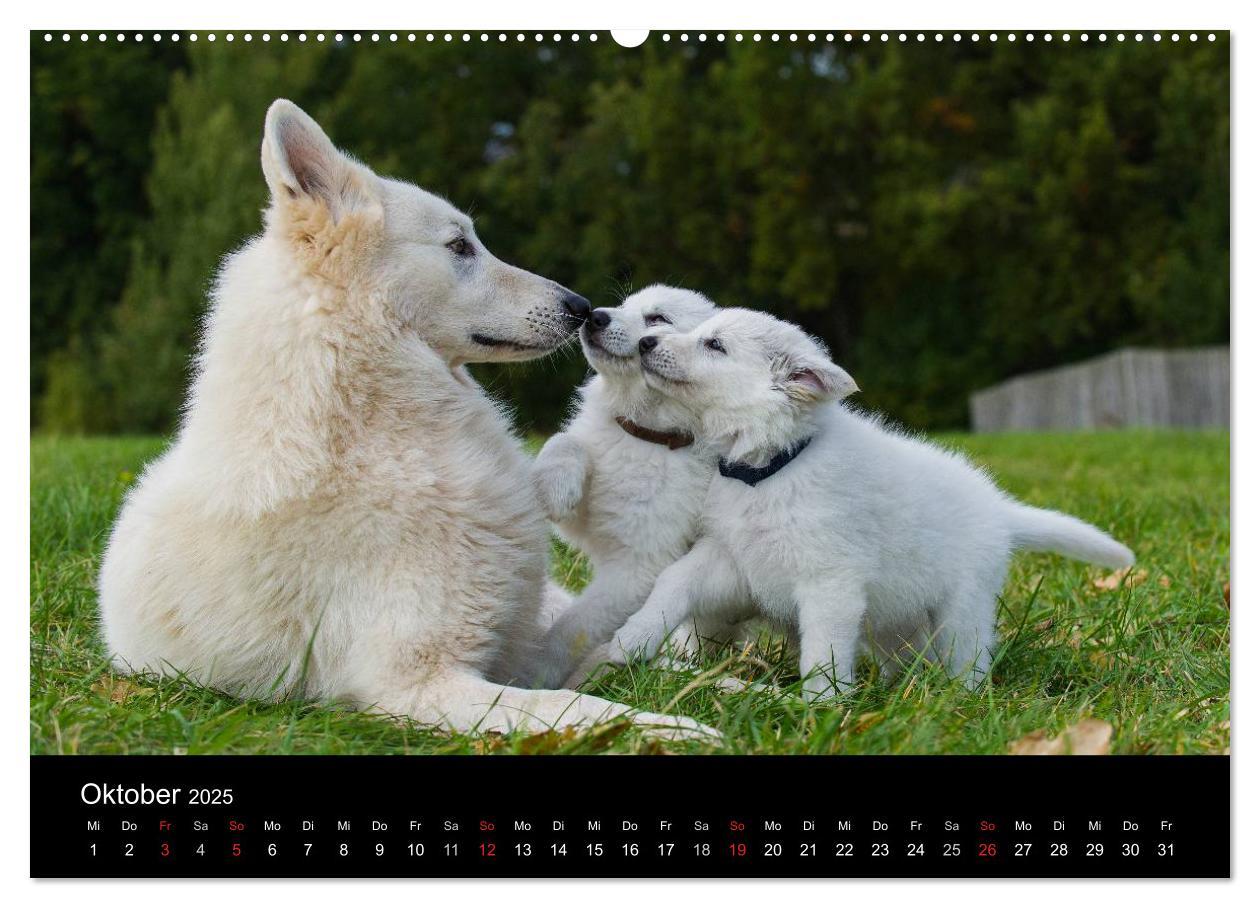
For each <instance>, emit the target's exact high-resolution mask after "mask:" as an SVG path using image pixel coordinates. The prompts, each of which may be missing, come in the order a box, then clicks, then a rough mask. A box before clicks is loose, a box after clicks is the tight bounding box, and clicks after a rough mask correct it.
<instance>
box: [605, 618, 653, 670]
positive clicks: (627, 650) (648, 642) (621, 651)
mask: <svg viewBox="0 0 1260 908" xmlns="http://www.w3.org/2000/svg"><path fill="white" fill-rule="evenodd" d="M664 640H665V634H664V632H663V631H661V630H654V629H653V628H652V627H650V626H649V625H647V624H645V623H641V622H636V621H635V620H634V619H631V620H630V621H628V622H626V624H625V625H624V626H622V628H621V630H619V631H617V633H616V634H614V635H613V638H612V641H611V642H610V643H609V644H608V661H609V662H612V663H613V664H615V665H626V664H628V663H630V662H643V661H645V660H647V659H650V658H652V657H653V656H655V655H656V651H657V650H658V649H660V648H661V644H662V643H663V642H664Z"/></svg>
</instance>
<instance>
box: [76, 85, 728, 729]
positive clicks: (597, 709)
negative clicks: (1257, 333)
mask: <svg viewBox="0 0 1260 908" xmlns="http://www.w3.org/2000/svg"><path fill="white" fill-rule="evenodd" d="M262 170H263V174H264V175H265V177H266V180H267V185H268V186H269V187H270V190H271V204H270V207H269V208H268V209H267V212H266V217H265V222H266V227H265V229H264V231H263V233H262V234H260V235H259V236H258V237H257V238H255V239H254V240H253V241H251V242H250V243H249V244H247V245H246V246H245V247H244V248H243V249H241V250H240V251H238V252H236V253H233V254H232V255H231V256H229V257H228V258H227V259H226V260H225V262H224V264H223V267H222V269H221V271H220V273H219V277H218V280H217V282H216V285H215V288H214V291H213V299H214V305H213V308H212V310H211V312H210V315H209V316H208V318H207V320H206V325H205V332H204V338H203V342H202V349H201V352H200V355H199V358H198V370H197V376H196V380H195V382H194V384H193V387H192V390H191V393H190V396H189V400H188V403H187V406H186V409H185V416H184V421H183V425H182V426H181V429H180V433H179V436H178V438H177V439H176V441H175V443H174V444H173V445H172V446H171V448H170V449H169V450H168V451H167V452H166V454H165V455H163V456H162V457H161V458H159V459H158V460H157V461H155V462H154V463H152V464H151V465H150V466H149V467H148V468H147V469H146V471H145V473H144V475H143V477H141V479H140V481H139V483H138V484H137V485H136V487H135V488H134V489H133V490H132V491H131V493H130V494H129V495H128V497H127V501H126V504H125V505H124V506H123V509H122V512H121V513H120V514H119V517H118V521H117V523H116V524H115V526H114V529H113V531H112V533H111V534H110V541H109V547H108V549H107V551H106V553H105V557H104V561H103V563H102V566H101V575H100V609H101V623H102V628H103V633H104V638H105V643H106V646H107V647H108V650H109V652H110V654H111V656H112V657H113V659H114V660H115V662H116V664H117V665H118V666H119V668H121V669H123V670H125V671H149V672H156V673H163V672H167V671H175V672H179V673H180V674H182V675H185V676H188V677H190V678H193V679H196V680H197V681H199V682H200V683H203V684H208V685H209V684H212V685H215V686H217V687H219V688H223V689H226V690H229V691H232V692H234V693H236V694H238V695H240V696H247V697H269V696H290V695H300V696H303V697H310V698H316V699H320V700H326V701H347V702H350V703H352V704H355V705H357V706H360V707H363V708H368V709H374V710H380V711H382V712H386V713H389V714H391V715H401V716H409V717H411V718H414V719H416V720H419V721H421V722H426V723H432V724H436V725H441V726H445V727H448V728H451V729H454V730H459V731H472V730H479V731H483V732H484V731H509V730H512V729H530V730H535V731H537V730H546V729H550V728H553V727H555V726H557V725H582V724H592V723H598V722H604V721H608V720H609V719H612V718H615V717H617V716H622V715H629V716H630V717H631V719H632V721H634V722H635V723H638V724H643V725H647V726H652V727H655V728H657V729H659V730H660V732H661V733H662V734H670V733H677V734H689V733H696V734H700V733H703V732H704V731H705V730H704V728H703V726H701V725H700V724H699V723H696V722H693V721H691V720H689V719H686V718H682V717H672V716H661V715H655V714H652V713H635V712H633V711H632V710H631V709H630V708H629V707H628V706H624V705H621V704H615V703H610V702H608V701H605V700H601V699H599V698H596V697H591V696H587V695H581V694H575V693H572V692H569V691H556V690H551V691H548V690H525V689H522V688H519V687H511V686H505V684H503V683H501V682H504V681H509V680H513V679H520V678H522V677H524V676H525V675H527V674H528V673H529V671H530V670H531V665H532V660H533V657H534V653H533V652H532V644H533V642H534V640H535V639H536V631H535V628H536V626H537V624H538V622H539V621H540V613H541V610H542V609H543V604H544V599H545V598H546V596H547V583H548V581H547V525H546V523H545V520H544V517H543V515H542V514H541V512H540V510H539V508H538V506H537V501H536V499H535V496H534V493H533V486H532V485H531V483H530V481H529V461H528V459H527V458H526V456H525V454H524V452H523V451H522V450H521V446H520V442H519V440H518V439H517V438H516V436H515V435H514V434H513V431H512V427H511V425H510V423H509V422H508V420H507V419H506V418H505V416H504V414H503V412H502V411H501V410H500V409H499V408H498V407H497V406H496V405H495V404H494V403H493V402H492V401H491V400H490V399H489V398H487V397H486V396H485V395H484V394H483V393H482V391H481V389H480V387H478V385H477V384H476V382H475V381H474V380H473V379H472V377H471V376H470V375H469V373H468V372H467V370H466V369H465V364H467V363H471V362H483V361H491V360H526V359H533V358H535V357H539V356H543V355H545V354H547V353H549V352H551V351H553V350H555V349H556V348H557V347H558V346H560V345H561V344H562V343H564V342H565V340H566V339H567V338H568V337H569V336H570V334H571V333H572V331H573V330H574V328H575V327H576V326H577V325H579V324H580V323H582V321H583V320H585V318H586V317H587V315H588V314H589V313H590V304H589V303H588V302H587V301H586V300H585V299H584V298H582V297H581V296H578V295H577V294H575V293H573V292H571V291H569V290H567V289H566V288H564V287H561V286H559V285H558V284H556V283H555V282H553V281H549V280H547V279H546V278H542V277H539V276H538V275H534V274H530V273H528V272H526V271H523V270H521V269H519V268H514V267H512V266H510V265H507V264H505V263H503V262H501V261H499V260H498V259H496V258H495V257H494V256H493V255H491V253H490V252H489V251H488V250H487V249H486V248H485V247H484V246H483V245H482V244H481V242H480V241H479V240H478V238H477V235H476V232H475V231H474V229H473V224H472V221H471V220H470V219H469V218H468V217H467V216H466V215H464V214H463V213H461V212H459V211H457V210H456V209H455V208H453V207H452V206H451V205H449V204H448V203H446V202H445V201H444V200H442V199H439V198H437V197H436V196H433V195H430V194H429V193H426V192H424V191H423V190H421V189H418V188H416V187H414V186H411V185H409V184H407V183H402V182H399V181H396V180H391V179H385V178H381V177H378V176H377V175H376V174H374V173H373V172H372V171H371V170H369V169H368V168H367V167H366V166H364V165H363V164H360V163H358V162H357V161H354V160H353V159H351V158H350V157H348V156H347V155H345V154H343V153H342V152H340V151H338V150H337V149H336V148H335V147H334V146H333V144H332V142H331V141H330V140H329V139H328V137H327V136H326V135H325V134H324V132H323V130H321V129H320V127H319V125H318V124H316V123H315V121H314V120H312V119H311V118H310V117H309V116H307V115H306V114H305V113H304V112H303V111H301V110H300V109H299V108H298V107H297V106H296V105H294V104H292V103H290V102H289V101H285V100H278V101H276V102H275V103H274V104H272V105H271V107H270V109H269V110H268V111H267V117H266V125H265V129H264V134H263V140H262Z"/></svg>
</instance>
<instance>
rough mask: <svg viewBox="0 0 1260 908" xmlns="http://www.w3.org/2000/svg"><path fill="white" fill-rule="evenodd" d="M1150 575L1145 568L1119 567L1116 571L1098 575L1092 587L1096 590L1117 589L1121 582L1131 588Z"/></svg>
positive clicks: (1143, 581)
mask: <svg viewBox="0 0 1260 908" xmlns="http://www.w3.org/2000/svg"><path fill="white" fill-rule="evenodd" d="M1149 576H1150V571H1148V570H1147V569H1146V568H1141V569H1139V570H1136V571H1135V570H1133V568H1131V567H1126V568H1120V570H1118V571H1112V572H1111V573H1110V574H1108V575H1107V576H1106V577H1099V578H1098V579H1097V580H1095V581H1094V589H1096V590H1118V589H1120V586H1121V585H1122V584H1123V585H1124V586H1126V587H1128V588H1129V589H1132V588H1133V587H1135V586H1137V585H1138V584H1139V583H1145V582H1146V578H1147V577H1149Z"/></svg>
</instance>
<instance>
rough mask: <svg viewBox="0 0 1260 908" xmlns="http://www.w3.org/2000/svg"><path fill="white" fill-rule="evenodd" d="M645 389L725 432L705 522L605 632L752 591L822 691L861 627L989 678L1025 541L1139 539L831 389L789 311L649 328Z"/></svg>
mask: <svg viewBox="0 0 1260 908" xmlns="http://www.w3.org/2000/svg"><path fill="white" fill-rule="evenodd" d="M639 345H640V350H641V353H642V362H643V368H644V372H645V374H646V376H647V382H648V384H649V386H651V387H653V388H655V389H657V390H658V391H660V392H661V393H662V394H665V395H667V396H669V397H671V398H673V399H674V400H676V401H677V402H679V403H681V404H683V405H685V406H686V408H687V410H688V412H689V413H691V415H692V419H691V421H690V422H689V423H688V427H689V428H690V429H691V430H692V431H693V432H694V433H695V434H696V435H697V437H700V438H702V439H705V440H707V441H709V442H711V443H713V444H720V445H721V446H722V447H723V450H724V454H725V459H724V460H723V461H722V462H721V464H720V465H719V472H720V475H719V478H718V479H715V480H714V482H713V485H712V486H711V487H710V491H709V495H708V497H707V499H706V502H705V507H704V512H703V518H702V519H703V524H704V534H703V536H702V537H701V538H700V540H699V541H697V543H696V544H695V546H694V547H693V548H692V549H691V551H690V552H689V553H688V554H687V555H685V556H684V557H683V558H682V559H680V560H679V561H678V562H677V563H676V564H674V565H671V566H670V567H669V568H667V569H666V570H665V571H664V572H663V573H662V574H661V577H660V579H659V580H658V581H657V584H656V587H655V589H654V590H653V591H652V594H651V596H650V597H649V599H648V601H647V603H646V604H645V606H644V607H643V609H642V610H640V611H639V612H638V613H637V614H635V615H634V616H633V617H632V618H631V619H630V620H629V621H628V622H627V623H626V625H625V626H624V627H622V628H621V629H620V630H619V631H618V632H617V634H616V636H615V637H614V639H613V642H612V644H611V645H610V655H611V656H612V657H613V658H623V659H624V658H626V657H627V655H630V656H633V655H638V654H643V653H650V652H654V651H655V650H656V649H657V648H658V647H659V646H660V645H661V643H662V641H663V640H664V639H665V635H666V634H667V633H668V632H669V631H670V630H671V629H672V628H674V627H676V626H677V625H678V624H679V623H680V622H681V621H682V620H683V619H684V618H685V617H686V616H687V615H688V614H689V613H700V614H713V613H718V614H720V613H722V612H723V611H726V610H729V609H731V608H732V604H733V605H734V607H735V608H737V609H738V608H739V607H740V606H742V605H743V603H744V602H746V601H748V600H751V601H753V602H755V603H756V606H757V607H758V608H759V609H760V610H761V611H762V612H764V613H765V614H766V615H767V616H769V617H770V618H772V619H775V620H777V621H780V622H784V623H790V624H794V625H796V626H797V627H798V629H799V632H800V646H801V658H800V667H801V675H802V677H803V678H804V679H805V690H806V693H807V695H808V696H810V697H819V696H824V695H829V694H831V693H833V692H836V691H843V690H844V688H845V687H846V686H847V685H850V684H851V683H852V682H853V666H854V660H855V657H856V655H857V653H858V651H859V647H860V646H861V644H862V642H863V638H864V637H865V640H866V642H867V645H869V646H870V648H871V650H872V651H873V652H874V653H875V654H876V655H877V656H878V657H881V658H883V659H884V660H885V667H886V670H888V671H890V672H891V671H892V670H893V669H895V667H896V666H897V665H898V663H899V658H900V657H902V656H904V655H905V654H906V651H907V650H909V651H913V652H919V653H924V654H928V653H931V654H932V655H934V656H935V657H936V658H939V659H941V660H942V661H943V663H944V665H945V667H946V668H947V669H948V670H949V671H950V672H952V673H954V674H961V675H963V676H964V677H965V679H966V680H967V681H968V682H969V683H972V684H974V683H977V682H978V681H979V680H980V679H981V678H982V677H983V676H984V675H985V674H986V673H987V671H988V668H989V664H990V659H991V654H990V649H991V647H992V644H993V642H994V634H995V628H994V624H995V616H994V611H995V600H996V597H997V595H998V593H999V592H1000V591H1001V589H1002V585H1003V583H1004V581H1005V578H1006V571H1007V564H1008V562H1009V560H1010V556H1011V553H1012V552H1013V551H1014V550H1016V549H1032V550H1038V551H1054V552H1059V553H1061V554H1064V555H1068V556H1070V557H1073V558H1079V559H1082V560H1085V561H1092V562H1095V563H1097V564H1102V565H1106V566H1108V567H1116V568H1118V567H1123V566H1126V565H1129V564H1132V562H1133V553H1132V552H1131V551H1129V549H1127V548H1126V547H1124V546H1123V545H1121V544H1120V543H1118V542H1116V541H1115V540H1113V539H1112V538H1111V537H1109V536H1107V535H1106V534H1105V533H1103V532H1101V531H1100V530H1098V529H1095V528H1094V527H1092V526H1090V525H1089V524H1086V523H1083V522H1082V521H1080V520H1077V519H1076V518H1074V517H1069V516H1067V515H1065V514H1060V513H1057V512H1055V511H1048V510H1043V509H1040V508H1033V507H1028V506H1026V505H1022V504H1020V503H1018V502H1017V501H1015V500H1013V499H1012V498H1010V497H1009V496H1007V495H1006V494H1004V493H1003V492H1001V491H1000V490H998V489H997V488H996V487H995V486H994V484H993V483H992V482H991V481H990V480H989V478H988V477H987V476H985V474H984V473H982V472H981V471H980V470H977V469H976V468H975V467H973V466H971V465H970V464H969V463H967V462H966V460H964V459H963V458H962V457H961V456H959V455H957V454H952V453H949V452H947V451H944V450H942V449H940V448H938V447H935V446H934V445H931V444H928V443H927V442H925V441H922V440H919V439H914V438H909V437H907V436H906V435H903V434H900V433H898V432H894V431H890V430H889V429H888V428H886V427H885V426H884V425H882V424H881V422H880V421H879V420H878V419H872V418H869V417H867V416H863V415H861V414H859V413H857V412H854V411H853V410H851V409H849V408H847V407H845V406H844V405H841V404H837V403H836V401H837V400H838V399H840V398H843V397H846V396H847V395H849V394H851V393H852V392H854V391H856V390H857V385H856V384H854V382H853V379H851V378H850V377H849V376H848V375H847V374H846V373H845V372H844V370H842V369H841V368H840V367H838V366H836V365H835V364H834V363H833V362H832V361H831V359H830V357H829V356H828V354H827V351H826V350H825V349H824V348H823V347H822V346H821V345H820V344H819V343H818V342H816V341H815V340H813V339H812V338H810V337H809V336H808V335H806V334H805V333H804V332H803V331H801V330H800V329H799V328H797V327H796V326H794V325H790V324H788V323H786V322H782V321H779V320H778V319H775V318H773V317H772V316H769V315H766V314H764V313H759V312H751V311H748V310H741V309H725V310H722V311H720V312H719V313H718V314H716V315H715V316H714V317H713V318H711V319H709V320H708V321H706V322H705V323H704V324H702V325H700V326H699V327H698V328H696V329H694V330H692V331H690V332H687V333H679V334H672V335H669V334H665V335H660V336H657V335H654V334H649V335H648V336H647V337H645V338H643V339H642V340H641V341H640V342H639Z"/></svg>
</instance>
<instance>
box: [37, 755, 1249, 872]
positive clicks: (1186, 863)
mask: <svg viewBox="0 0 1260 908" xmlns="http://www.w3.org/2000/svg"><path fill="white" fill-rule="evenodd" d="M31 782H32V798H31V811H32V816H31V825H32V848H31V854H32V858H31V873H32V875H33V876H37V877H116V876H123V877H180V876H192V877H220V876H227V877H257V876H282V877H309V876H317V877H340V876H360V877H376V876H393V877H439V878H440V877H605V876H612V877H686V876H697V877H1225V876H1228V875H1229V873H1230V864H1229V758H1228V757H1096V758H1095V757H651V756H643V757H635V756H629V757H614V756H607V757H565V756H560V757H555V756H553V757H541V756H540V757H315V756H310V757H33V758H32V760H31Z"/></svg>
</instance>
